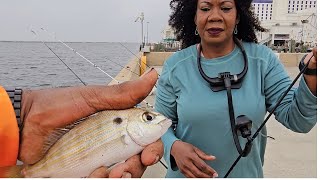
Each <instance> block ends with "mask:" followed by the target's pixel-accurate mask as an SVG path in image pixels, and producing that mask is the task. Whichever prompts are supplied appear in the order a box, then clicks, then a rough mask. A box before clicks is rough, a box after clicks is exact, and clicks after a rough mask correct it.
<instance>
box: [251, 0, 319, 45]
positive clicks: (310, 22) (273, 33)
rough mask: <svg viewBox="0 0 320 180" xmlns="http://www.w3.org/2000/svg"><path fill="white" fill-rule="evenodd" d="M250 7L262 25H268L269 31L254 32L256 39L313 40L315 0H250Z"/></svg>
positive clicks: (271, 41)
mask: <svg viewBox="0 0 320 180" xmlns="http://www.w3.org/2000/svg"><path fill="white" fill-rule="evenodd" d="M271 4H272V6H271ZM262 5H263V7H264V9H263V12H262ZM258 7H259V10H258ZM266 7H268V9H266ZM253 8H254V11H255V14H256V16H257V17H259V20H261V25H262V27H264V28H267V29H269V32H266V33H258V34H257V36H258V41H259V42H260V43H263V44H267V45H287V44H288V42H289V41H290V40H295V41H296V42H300V41H303V42H305V43H307V44H310V46H314V45H315V44H316V42H317V9H316V0H253ZM266 10H268V12H267V11H266Z"/></svg>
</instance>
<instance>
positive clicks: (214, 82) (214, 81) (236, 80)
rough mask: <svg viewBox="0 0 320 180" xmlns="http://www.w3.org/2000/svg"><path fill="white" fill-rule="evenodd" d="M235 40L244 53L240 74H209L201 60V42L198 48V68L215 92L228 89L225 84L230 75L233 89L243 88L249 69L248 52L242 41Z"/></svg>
mask: <svg viewBox="0 0 320 180" xmlns="http://www.w3.org/2000/svg"><path fill="white" fill-rule="evenodd" d="M234 42H235V43H236V45H237V46H238V47H239V48H240V50H241V52H242V55H243V60H244V68H243V70H242V72H241V73H239V74H235V75H232V74H230V72H222V73H219V76H218V77H214V78H211V77H209V76H207V75H206V74H205V73H204V71H203V69H202V66H201V62H200V61H201V51H202V46H201V43H200V47H199V50H198V58H197V63H198V69H199V72H200V74H201V76H202V77H203V79H204V80H206V81H207V82H208V83H209V84H210V88H211V90H212V91H214V92H217V91H222V90H226V88H225V85H224V78H226V77H227V76H228V77H230V81H231V89H239V88H241V85H242V81H243V79H244V77H245V75H246V74H247V71H248V57H247V54H246V52H245V50H244V48H243V46H242V43H241V42H240V40H239V39H237V38H234Z"/></svg>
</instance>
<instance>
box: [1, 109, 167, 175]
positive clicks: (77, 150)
mask: <svg viewBox="0 0 320 180" xmlns="http://www.w3.org/2000/svg"><path fill="white" fill-rule="evenodd" d="M75 124H76V125H74V127H73V125H71V126H69V127H72V128H66V131H67V132H66V133H65V134H63V135H62V136H61V138H59V139H58V140H57V141H56V142H55V143H54V144H53V145H52V147H50V148H49V149H48V151H47V152H46V154H45V156H44V157H43V158H42V159H41V160H40V161H38V162H37V163H35V164H33V165H25V166H23V169H22V170H21V169H19V168H17V167H12V168H11V169H9V170H8V169H7V170H6V171H3V170H1V168H0V177H2V176H3V177H27V178H37V177H42V178H49V177H50V178H83V177H88V176H89V175H90V174H91V173H92V172H93V171H94V170H95V169H97V168H99V167H102V166H105V167H111V166H113V165H114V164H117V163H119V162H123V161H125V160H127V159H129V158H130V157H132V156H134V155H136V154H139V153H140V152H141V151H142V150H143V149H144V148H145V147H146V146H147V145H149V144H151V143H153V142H155V141H157V140H158V139H159V138H161V136H162V135H163V134H164V133H165V132H166V131H167V130H168V128H169V127H170V126H171V124H172V122H171V120H170V119H168V118H166V117H165V116H163V115H161V114H159V113H157V112H153V111H149V110H146V109H142V108H130V109H126V110H107V111H101V112H98V113H96V114H94V115H92V116H89V117H88V118H86V119H83V120H81V121H80V122H76V123H75ZM69 129H70V130H69ZM19 171H20V172H19ZM17 173H20V175H21V176H19V175H18V176H17Z"/></svg>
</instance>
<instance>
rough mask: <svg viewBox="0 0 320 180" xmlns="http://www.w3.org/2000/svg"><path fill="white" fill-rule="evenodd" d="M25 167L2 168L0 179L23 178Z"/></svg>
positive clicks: (0, 169)
mask: <svg viewBox="0 0 320 180" xmlns="http://www.w3.org/2000/svg"><path fill="white" fill-rule="evenodd" d="M22 169H23V165H19V166H7V167H0V178H23V177H24V176H23V175H22Z"/></svg>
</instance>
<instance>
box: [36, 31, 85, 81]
mask: <svg viewBox="0 0 320 180" xmlns="http://www.w3.org/2000/svg"><path fill="white" fill-rule="evenodd" d="M31 32H32V33H33V34H34V35H35V36H38V35H37V33H36V32H35V31H34V30H32V29H31ZM40 41H41V42H42V43H43V44H44V45H45V46H46V47H47V48H48V49H49V50H50V51H51V52H52V53H53V54H54V55H55V56H56V57H57V58H58V59H59V60H60V61H61V62H62V63H63V64H64V65H65V66H67V68H68V69H69V70H70V71H71V72H72V73H73V74H74V75H75V76H76V77H77V78H78V79H79V81H80V82H81V83H82V84H83V85H85V86H87V84H86V83H85V82H84V81H82V79H81V78H80V77H79V76H78V75H77V74H76V73H75V72H74V71H73V70H72V69H71V68H70V67H69V66H68V65H67V64H66V63H65V62H64V61H63V60H62V59H61V58H60V57H59V56H58V55H57V54H56V53H55V52H54V51H53V50H52V49H51V48H50V47H49V46H48V45H47V43H45V42H44V41H43V40H40Z"/></svg>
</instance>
